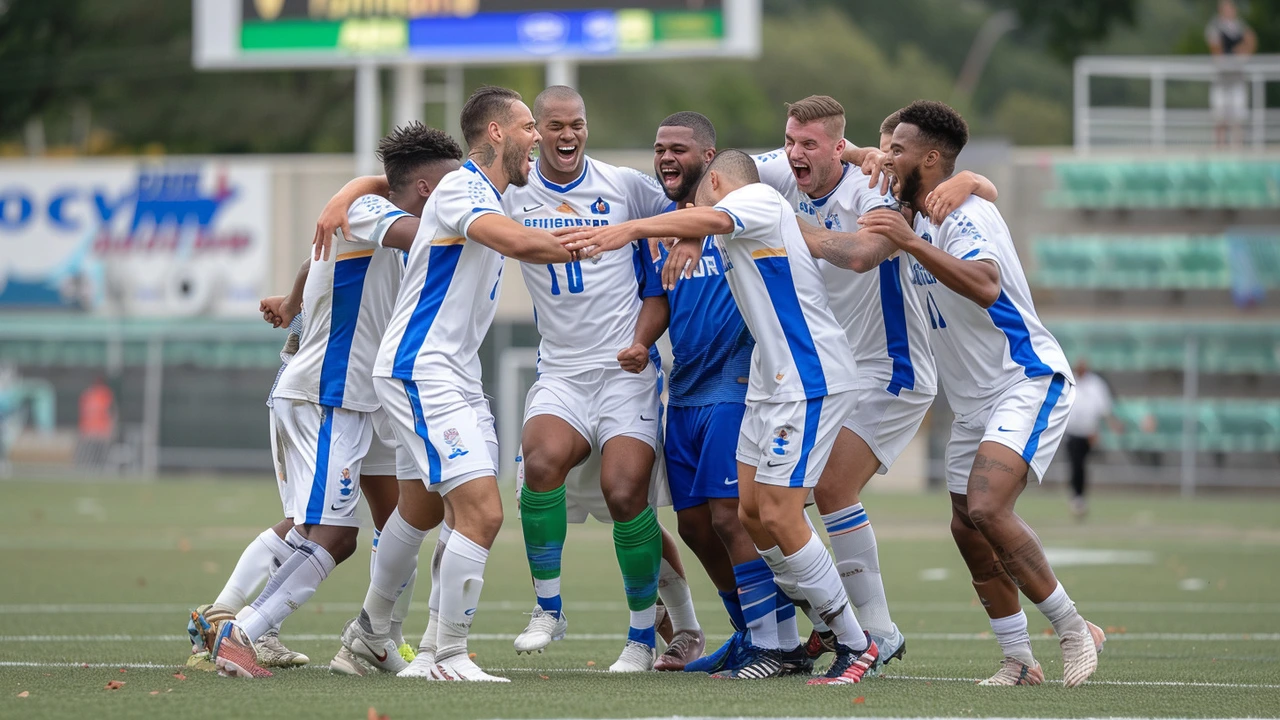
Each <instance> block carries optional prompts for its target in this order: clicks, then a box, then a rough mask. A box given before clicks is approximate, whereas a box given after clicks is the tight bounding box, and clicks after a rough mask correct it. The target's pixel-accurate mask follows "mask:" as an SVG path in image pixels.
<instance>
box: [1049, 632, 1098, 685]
mask: <svg viewBox="0 0 1280 720" xmlns="http://www.w3.org/2000/svg"><path fill="white" fill-rule="evenodd" d="M1106 640H1107V636H1106V634H1105V633H1103V632H1102V628H1100V627H1098V626H1097V625H1094V624H1093V623H1091V622H1088V621H1085V629H1084V631H1081V632H1068V633H1064V634H1063V635H1062V637H1061V639H1060V640H1059V641H1058V644H1059V645H1060V646H1061V647H1062V684H1063V685H1066V686H1067V687H1069V688H1070V687H1077V686H1079V685H1082V684H1084V681H1085V680H1088V679H1089V676H1090V675H1092V674H1093V673H1094V671H1095V670H1097V669H1098V651H1099V650H1101V649H1102V646H1103V644H1104V643H1105V642H1106Z"/></svg>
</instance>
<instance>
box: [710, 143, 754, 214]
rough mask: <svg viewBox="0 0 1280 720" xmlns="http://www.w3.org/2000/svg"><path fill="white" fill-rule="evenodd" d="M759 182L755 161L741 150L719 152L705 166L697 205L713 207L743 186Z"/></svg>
mask: <svg viewBox="0 0 1280 720" xmlns="http://www.w3.org/2000/svg"><path fill="white" fill-rule="evenodd" d="M758 182H760V171H759V170H758V169H756V161H755V160H754V159H752V157H751V156H750V155H748V154H746V153H744V152H742V151H741V150H734V149H732V148H730V149H728V150H721V151H720V152H719V153H717V154H716V156H715V158H714V159H713V160H712V161H711V164H710V165H708V166H707V171H706V174H705V175H704V176H703V178H702V183H701V184H700V185H699V186H698V194H697V199H696V200H695V201H694V202H695V204H697V205H714V204H716V203H718V202H720V200H722V199H723V198H724V196H725V195H728V194H729V193H731V192H733V191H734V190H737V189H738V188H740V187H742V186H743V185H750V184H752V183H758Z"/></svg>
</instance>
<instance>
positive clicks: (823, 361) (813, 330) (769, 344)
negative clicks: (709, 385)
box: [716, 183, 858, 403]
mask: <svg viewBox="0 0 1280 720" xmlns="http://www.w3.org/2000/svg"><path fill="white" fill-rule="evenodd" d="M716 209H717V210H720V211H722V212H724V213H726V214H727V215H729V217H731V218H733V232H731V233H729V234H727V235H718V236H716V242H718V243H720V244H721V249H720V255H721V257H722V258H725V259H726V263H725V270H726V272H725V279H726V280H728V282H729V289H730V290H731V291H732V292H733V299H734V301H735V302H736V303H737V304H738V309H739V310H740V311H741V312H742V318H743V320H745V321H746V324H747V329H748V330H750V331H751V336H752V337H754V338H755V339H756V347H755V350H754V351H753V352H752V354H751V377H750V381H749V383H748V386H747V402H749V403H750V402H757V403H758V402H794V401H797V400H806V399H809V400H812V399H815V398H820V397H824V396H826V395H833V394H835V393H838V392H843V391H845V390H851V389H853V388H854V387H855V386H856V385H857V375H858V374H857V367H856V365H855V363H854V360H853V354H852V353H851V352H850V351H849V343H848V342H847V341H846V340H845V336H844V331H843V330H841V328H840V324H839V323H838V322H836V319H835V316H834V315H833V314H832V313H831V308H830V307H828V306H827V291H826V288H825V286H824V285H823V282H822V273H821V271H819V270H818V264H817V261H815V260H814V259H813V256H812V255H810V254H809V249H808V247H807V246H805V244H804V238H803V237H802V236H801V235H800V226H799V225H797V224H796V218H795V211H794V209H793V208H792V206H791V204H790V203H789V202H787V200H786V198H785V197H783V196H782V195H781V194H779V193H778V191H776V190H774V189H773V188H771V187H769V186H768V185H764V184H762V183H752V184H750V185H746V186H744V187H741V188H738V189H737V190H734V191H733V192H731V193H729V194H728V195H726V196H725V197H724V199H723V200H721V201H720V202H719V203H717V204H716Z"/></svg>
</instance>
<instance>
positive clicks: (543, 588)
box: [533, 577, 674, 622]
mask: <svg viewBox="0 0 1280 720" xmlns="http://www.w3.org/2000/svg"><path fill="white" fill-rule="evenodd" d="M658 593H659V594H661V593H662V587H661V585H659V587H658ZM533 594H534V596H535V597H540V598H554V597H558V596H559V595H560V578H558V577H557V578H551V579H550V580H541V579H539V578H534V579H533ZM672 622H674V621H672Z"/></svg>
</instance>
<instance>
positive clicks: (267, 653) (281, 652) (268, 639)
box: [253, 630, 311, 668]
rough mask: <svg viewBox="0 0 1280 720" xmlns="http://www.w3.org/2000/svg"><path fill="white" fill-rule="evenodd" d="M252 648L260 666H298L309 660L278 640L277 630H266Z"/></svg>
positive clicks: (309, 659) (309, 660) (278, 632)
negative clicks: (256, 654)
mask: <svg viewBox="0 0 1280 720" xmlns="http://www.w3.org/2000/svg"><path fill="white" fill-rule="evenodd" d="M253 649H254V650H256V651H257V653H258V664H259V665H261V666H262V667H278V668H286V667H298V666H301V665H306V664H307V663H309V662H311V658H309V657H307V656H306V655H303V654H302V653H300V652H297V651H294V650H290V649H289V648H287V647H285V646H284V643H282V642H280V631H279V630H268V631H267V634H266V635H263V636H262V637H261V638H259V639H258V642H256V643H254V644H253Z"/></svg>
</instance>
